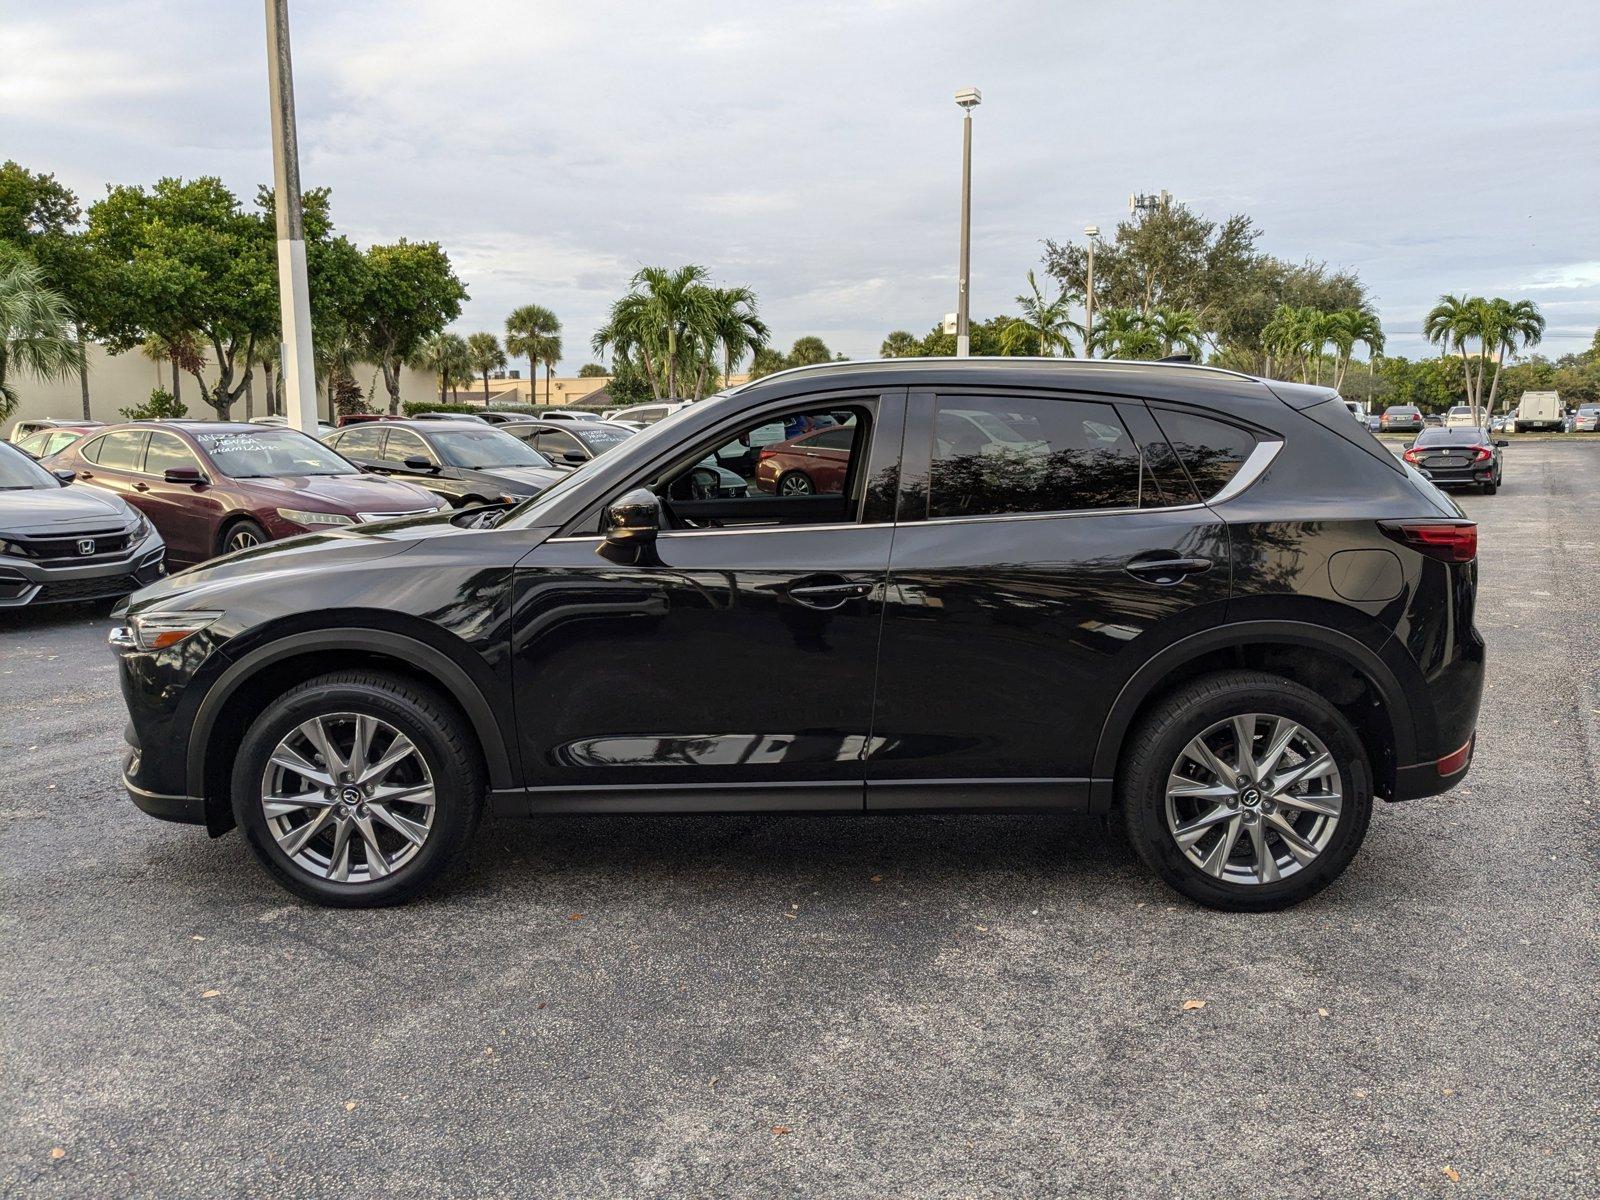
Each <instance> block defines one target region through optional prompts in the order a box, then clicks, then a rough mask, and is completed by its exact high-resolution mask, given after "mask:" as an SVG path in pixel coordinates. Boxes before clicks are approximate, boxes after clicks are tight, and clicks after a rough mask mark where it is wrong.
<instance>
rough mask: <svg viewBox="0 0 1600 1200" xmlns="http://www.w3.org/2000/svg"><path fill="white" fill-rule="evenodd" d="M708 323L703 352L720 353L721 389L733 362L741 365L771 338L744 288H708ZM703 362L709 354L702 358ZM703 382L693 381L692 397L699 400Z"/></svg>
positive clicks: (754, 304) (731, 375) (753, 300)
mask: <svg viewBox="0 0 1600 1200" xmlns="http://www.w3.org/2000/svg"><path fill="white" fill-rule="evenodd" d="M708 315H709V317H710V320H709V321H708V322H707V323H706V325H705V331H706V332H707V333H709V334H710V342H709V344H708V345H707V347H706V349H707V350H708V351H709V350H711V349H713V348H715V347H720V348H721V350H722V386H723V387H727V386H728V381H729V380H730V379H731V378H732V377H733V367H734V364H735V363H738V362H742V361H743V360H744V356H745V355H746V354H754V353H755V352H756V351H757V350H760V349H761V348H762V347H763V346H765V345H766V344H767V342H768V341H769V340H770V339H771V337H772V334H771V331H770V330H768V329H767V326H766V322H764V321H763V320H762V319H761V318H760V317H759V316H757V315H756V294H755V293H754V292H752V291H751V290H750V289H749V288H747V287H731V288H712V289H711V304H710V312H709V314H708ZM704 357H705V358H706V359H707V360H709V359H710V357H711V355H710V354H709V353H707V354H706V355H705V356H704ZM703 382H704V381H703V379H696V380H695V389H694V397H695V399H696V400H698V399H699V398H700V395H701V392H702V384H703Z"/></svg>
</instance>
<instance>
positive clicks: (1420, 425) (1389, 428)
mask: <svg viewBox="0 0 1600 1200" xmlns="http://www.w3.org/2000/svg"><path fill="white" fill-rule="evenodd" d="M1379 420H1380V421H1381V422H1382V428H1383V432H1384V433H1421V432H1422V431H1423V429H1425V428H1426V427H1427V423H1426V422H1425V421H1424V420H1423V419H1422V410H1421V409H1420V408H1418V407H1417V406H1416V405H1415V404H1391V405H1390V406H1389V407H1388V408H1386V409H1384V410H1383V416H1382V417H1380V418H1379Z"/></svg>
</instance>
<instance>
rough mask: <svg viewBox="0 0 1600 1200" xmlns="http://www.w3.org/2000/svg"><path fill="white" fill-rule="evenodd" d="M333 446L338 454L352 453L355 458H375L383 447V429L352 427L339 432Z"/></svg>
mask: <svg viewBox="0 0 1600 1200" xmlns="http://www.w3.org/2000/svg"><path fill="white" fill-rule="evenodd" d="M333 448H334V449H335V450H337V451H338V452H339V453H340V454H345V455H354V456H355V457H356V458H377V457H378V455H379V453H380V452H381V451H382V449H383V430H382V429H361V428H356V429H352V430H350V431H348V432H347V433H342V434H340V435H339V440H338V441H337V442H335V443H334V444H333Z"/></svg>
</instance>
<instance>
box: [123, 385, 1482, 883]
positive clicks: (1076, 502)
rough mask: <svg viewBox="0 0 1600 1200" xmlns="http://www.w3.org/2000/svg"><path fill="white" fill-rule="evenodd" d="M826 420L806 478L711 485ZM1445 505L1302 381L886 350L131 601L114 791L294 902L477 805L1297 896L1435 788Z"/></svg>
mask: <svg viewBox="0 0 1600 1200" xmlns="http://www.w3.org/2000/svg"><path fill="white" fill-rule="evenodd" d="M819 428H825V429H830V430H838V431H845V432H840V433H837V434H834V435H832V436H831V438H830V445H832V444H838V445H839V446H840V447H841V448H843V449H844V450H845V453H846V455H847V456H848V469H847V470H846V471H844V472H842V473H840V479H841V482H839V483H838V484H835V485H832V486H831V487H830V488H829V489H822V490H818V491H817V492H815V493H812V494H808V495H793V496H791V495H770V494H765V493H763V492H761V491H760V490H759V489H757V488H756V487H754V486H751V487H749V488H748V489H747V491H748V494H745V495H733V496H730V495H728V494H727V493H728V489H726V488H724V487H722V486H721V479H720V477H719V475H718V473H717V472H715V471H713V470H710V469H709V468H707V467H706V466H705V465H704V464H705V463H706V462H707V461H708V460H710V461H715V462H718V463H723V464H736V465H735V466H733V467H730V468H728V469H734V470H738V471H740V472H742V473H744V474H745V476H746V478H747V479H748V480H750V481H753V480H754V479H755V477H756V472H757V471H758V469H759V465H760V463H761V461H762V458H763V455H764V454H769V453H772V452H773V451H772V450H771V447H774V446H778V445H780V444H781V443H786V442H788V441H790V440H792V439H793V438H794V437H795V436H796V431H797V430H798V431H804V430H807V429H819ZM1476 553H1477V528H1476V526H1475V525H1474V524H1473V523H1472V522H1471V521H1468V520H1466V519H1465V518H1464V517H1463V515H1462V513H1461V510H1460V509H1459V508H1458V507H1457V506H1456V505H1455V504H1454V503H1453V502H1452V501H1451V500H1449V499H1448V498H1447V497H1445V496H1444V495H1443V494H1442V493H1441V492H1439V491H1438V490H1437V489H1435V488H1434V487H1433V485H1432V484H1430V483H1429V482H1428V481H1427V480H1426V479H1424V478H1423V477H1422V476H1421V475H1420V474H1419V473H1418V472H1417V471H1416V470H1414V469H1412V468H1410V467H1409V466H1407V465H1406V464H1404V463H1402V462H1399V461H1397V460H1396V459H1395V458H1394V457H1393V456H1392V455H1391V454H1389V453H1388V452H1387V451H1385V450H1384V449H1383V448H1382V447H1381V446H1380V445H1379V444H1378V443H1377V442H1376V441H1375V440H1374V439H1373V438H1372V437H1371V435H1370V434H1368V433H1367V431H1366V430H1365V429H1363V428H1361V427H1360V426H1358V425H1357V424H1356V423H1355V422H1353V421H1351V420H1350V415H1349V413H1348V411H1347V410H1346V409H1345V406H1344V403H1343V402H1342V401H1341V400H1340V399H1339V397H1338V396H1337V394H1336V393H1334V392H1333V391H1331V390H1329V389H1327V388H1319V387H1310V386H1304V385H1296V384H1286V383H1278V382H1274V381H1266V380H1260V379H1254V378H1251V377H1248V376H1245V375H1239V374H1234V373H1232V372H1228V371H1221V370H1215V369H1211V368H1204V367H1196V366H1185V365H1178V364H1171V365H1164V364H1137V363H1116V362H1083V361H1077V362H1075V361H1070V360H1065V361H1064V360H1028V359H963V360H953V361H951V360H929V359H922V360H918V359H905V360H893V361H887V362H877V363H837V364H826V365H822V366H818V367H814V368H804V369H800V370H794V371H786V372H782V373H780V374H777V375H772V376H768V377H767V378H765V379H762V380H760V381H759V382H756V383H753V384H750V385H747V386H744V387H741V388H738V389H736V390H734V391H732V392H729V393H727V394H725V395H723V396H720V397H717V398H713V399H711V400H708V401H704V402H702V403H699V404H695V405H692V406H690V407H688V408H686V409H684V410H683V411H682V412H680V413H678V414H676V415H675V416H674V417H673V418H672V419H670V420H668V421H664V422H662V423H661V424H659V425H656V426H654V427H652V428H651V429H650V430H648V431H646V432H644V433H641V434H639V435H638V436H637V437H634V438H632V439H630V440H629V441H628V442H626V443H625V444H624V445H622V446H619V447H618V448H616V449H615V450H613V451H611V452H610V453H609V454H606V455H604V456H603V457H600V458H597V459H595V460H594V461H593V462H591V463H589V464H588V465H586V466H584V467H582V468H581V469H579V470H577V471H574V472H572V473H571V474H570V475H567V476H566V477H564V478H563V479H562V480H561V481H560V482H558V483H556V484H555V485H554V486H552V487H550V488H549V489H548V490H546V491H544V492H543V493H541V494H540V495H539V496H538V497H536V498H534V499H531V500H528V501H525V502H523V503H521V504H519V505H517V506H516V507H490V506H479V507H476V508H468V509H463V510H461V511H458V512H454V513H449V514H439V515H435V516H425V517H419V518H409V519H401V520H394V521H382V522H375V523H372V524H366V525H359V526H355V527H351V528H341V529H336V530H330V531H329V532H327V533H319V534H313V535H308V536H304V537H298V538H291V539H289V540H286V541H282V542H277V543H274V544H272V545H269V546H262V547H259V548H255V549H251V550H245V551H242V552H239V553H236V554H233V555H231V556H229V557H227V558H224V559H221V560H218V561H216V562H214V563H212V564H210V565H207V566H204V567H201V568H198V569H195V570H190V571H186V572H183V573H182V574H180V575H177V576H174V577H172V578H170V579H168V580H165V581H163V582H161V583H157V584H155V585H154V586H151V587H148V588H145V589H144V590H142V591H140V592H138V593H137V594H136V595H134V596H133V597H132V598H131V600H130V602H128V603H127V604H126V605H125V607H124V609H123V610H122V613H121V615H123V616H124V617H125V624H123V625H122V627H120V628H118V629H117V630H116V631H115V632H114V633H113V635H112V642H113V645H114V646H115V648H116V652H117V654H118V655H119V658H120V666H121V679H122V687H123V691H124V694H125V695H126V697H127V702H128V708H129V711H130V713H131V714H132V718H133V719H132V722H131V724H130V725H129V727H128V739H129V742H130V743H131V749H130V750H129V753H128V756H127V762H126V767H125V782H126V786H127V789H128V792H129V794H130V795H131V796H132V798H133V800H134V802H135V803H136V804H138V805H139V807H140V808H142V809H144V810H145V811H146V812H148V813H151V814H153V815H155V816H159V817H165V818H168V819H170V820H177V821H188V822H194V823H196V824H204V825H205V826H206V828H207V829H209V830H210V832H211V833H212V834H213V835H218V834H222V833H224V832H226V831H227V830H229V829H231V828H232V827H234V826H235V825H238V826H239V827H241V828H242V829H243V831H244V834H245V836H246V838H248V839H249V842H250V845H251V846H252V848H253V849H254V851H255V853H256V854H257V855H258V856H259V857H260V859H261V861H262V862H263V863H264V864H266V866H267V868H268V869H269V870H270V871H272V873H273V874H275V875H276V876H277V877H278V879H279V880H280V881H281V882H282V883H283V884H284V885H285V886H287V887H288V888H290V889H291V890H293V891H294V892H297V893H298V894H300V895H302V896H305V897H307V898H310V899H313V900H317V901H321V902H323V903H328V904H338V905H376V904H384V903H392V902H395V901H399V900H402V899H405V898H407V897H410V896H412V895H414V894H416V893H417V892H418V890H419V889H421V888H422V887H424V886H425V885H426V884H427V883H428V882H429V881H430V880H433V879H434V878H435V877H436V876H438V875H439V874H440V872H442V871H443V870H445V868H446V867H448V866H450V865H451V864H452V863H453V862H455V861H457V860H459V859H460V858H461V857H462V854H463V851H464V850H465V849H466V847H467V844H468V842H469V840H470V839H471V838H472V835H473V831H474V830H475V828H476V827H477V824H478V819H479V817H480V816H481V815H482V813H483V812H484V810H485V808H490V809H493V810H494V811H495V812H497V813H502V814H555V813H596V812H655V813H668V812H712V811H715V812H751V811H773V810H806V811H821V810H828V811H841V812H843V811H848V812H858V813H859V812H868V813H872V812H883V811H893V810H906V809H989V810H1013V811H1014V810H1020V809H1028V810H1052V811H1074V812H1093V813H1103V812H1109V811H1111V810H1120V812H1121V814H1122V817H1121V819H1122V820H1123V821H1125V822H1126V825H1127V829H1128V832H1129V834H1130V836H1131V838H1132V840H1133V842H1134V844H1135V846H1136V847H1137V849H1138V851H1139V853H1140V855H1141V856H1142V857H1143V858H1144V860H1145V861H1146V862H1147V863H1148V864H1149V865H1150V867H1151V868H1152V869H1153V870H1155V871H1156V872H1157V873H1159V874H1160V875H1161V877H1162V878H1163V879H1165V880H1166V881H1167V882H1168V883H1169V884H1171V885H1172V886H1173V887H1175V888H1176V889H1178V890H1179V891H1180V892H1183V893H1184V894H1186V895H1188V896H1190V897H1192V898H1193V899H1195V900H1197V901H1200V902H1201V903H1203V904H1208V905H1212V906H1215V907H1218V908H1230V909H1243V910H1260V909H1272V908H1281V907H1283V906H1285V905H1288V904H1293V903H1295V902H1297V901H1300V900H1303V899H1305V898H1306V897H1307V896H1310V895H1312V894H1314V893H1315V892H1317V891H1318V890H1319V889H1321V888H1323V887H1325V886H1326V885H1327V884H1328V883H1329V882H1330V881H1331V880H1333V879H1334V878H1335V877H1337V876H1338V875H1339V873H1340V872H1341V871H1343V870H1344V868H1345V866H1346V865H1347V864H1348V863H1349V862H1350V859H1351V857H1352V856H1353V855H1354V854H1355V852H1356V850H1357V848H1358V847H1359V846H1360V844H1361V841H1362V838H1363V836H1364V835H1365V833H1366V829H1367V822H1368V820H1369V819H1370V817H1371V815H1372V808H1373V802H1374V799H1375V798H1382V799H1385V800H1405V799H1409V798H1413V797H1419V796H1427V795H1431V794H1434V793H1438V792H1442V791H1444V790H1445V789H1447V788H1449V787H1451V786H1453V785H1454V784H1455V783H1456V782H1458V781H1459V780H1460V779H1461V778H1462V776H1463V774H1464V773H1465V771H1466V770H1467V766H1468V763H1469V760H1470V759H1471V756H1472V748H1473V735H1474V725H1475V721H1476V718H1477V712H1478V701H1479V695H1480V692H1481V690H1482V684H1483V663H1484V648H1483V642H1482V639H1481V638H1480V637H1479V636H1478V633H1477V632H1476V630H1475V629H1474V628H1473V597H1474V593H1475V591H1476V585H1477V567H1476V563H1475V558H1476Z"/></svg>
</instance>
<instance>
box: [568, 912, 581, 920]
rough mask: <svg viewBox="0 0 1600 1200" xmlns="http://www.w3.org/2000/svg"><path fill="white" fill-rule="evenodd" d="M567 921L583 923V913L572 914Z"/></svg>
mask: <svg viewBox="0 0 1600 1200" xmlns="http://www.w3.org/2000/svg"><path fill="white" fill-rule="evenodd" d="M567 920H569V921H581V920H583V914H582V913H572V914H571V915H570V916H568V917H567Z"/></svg>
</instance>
